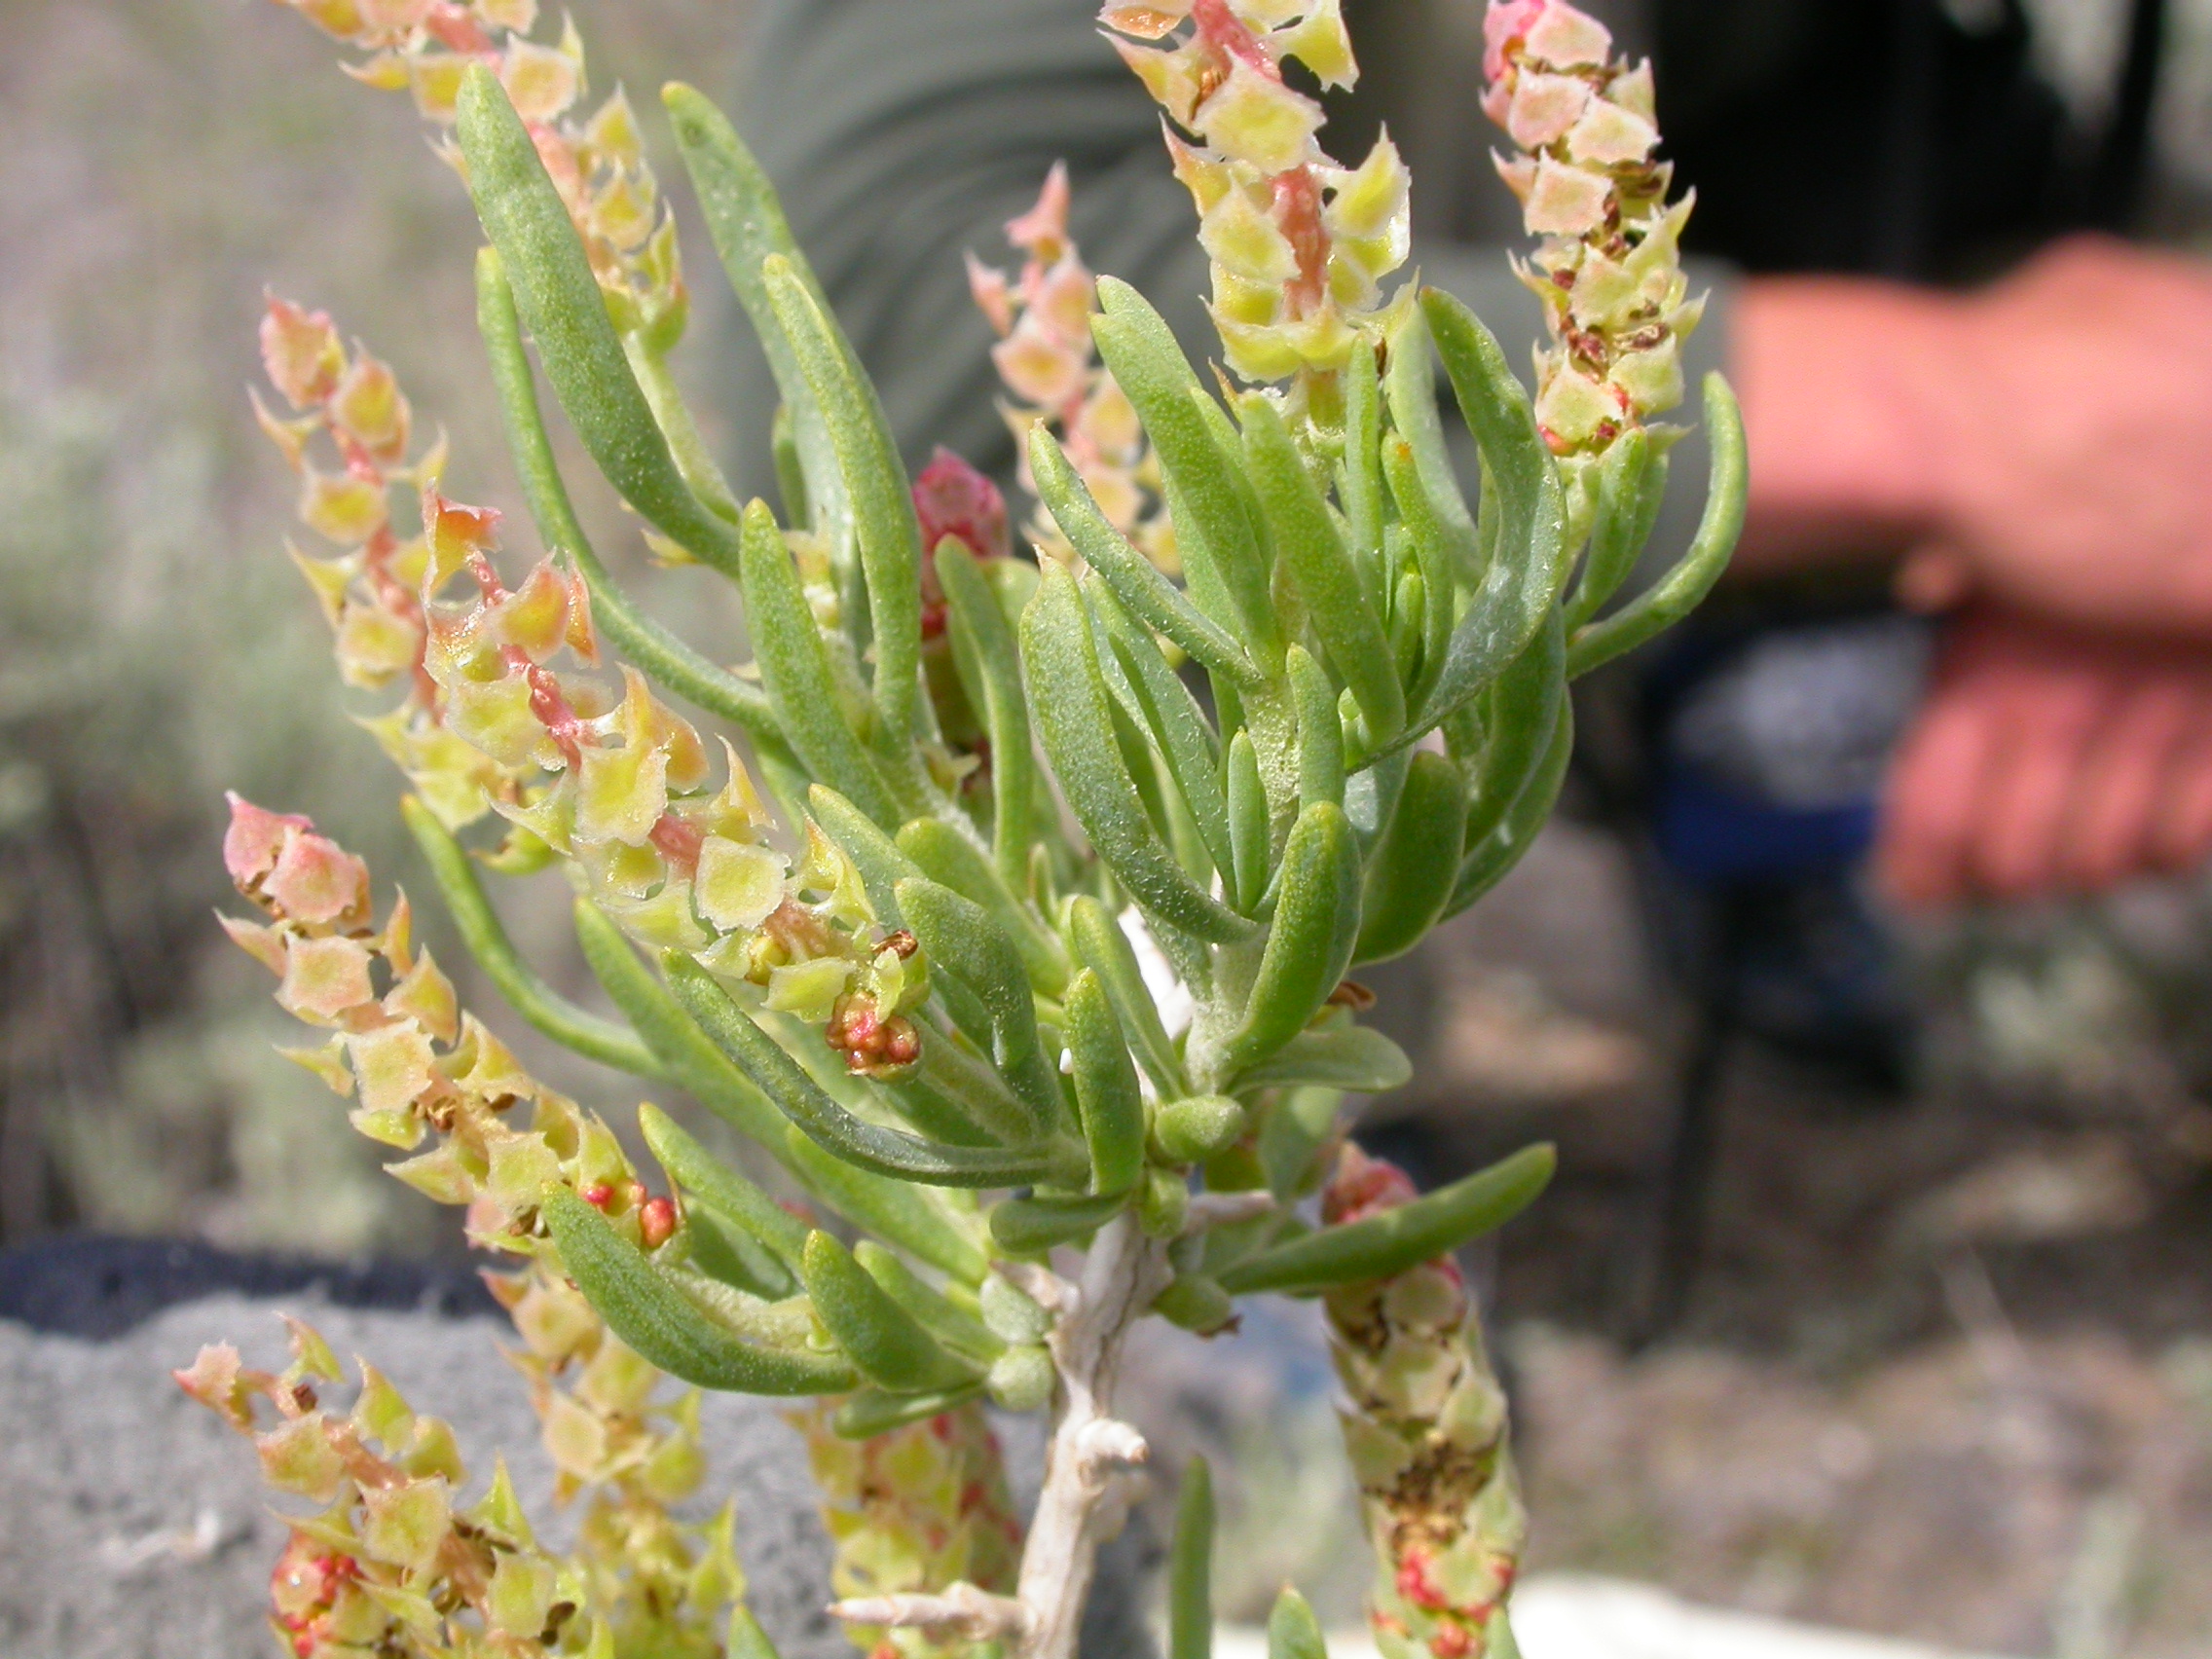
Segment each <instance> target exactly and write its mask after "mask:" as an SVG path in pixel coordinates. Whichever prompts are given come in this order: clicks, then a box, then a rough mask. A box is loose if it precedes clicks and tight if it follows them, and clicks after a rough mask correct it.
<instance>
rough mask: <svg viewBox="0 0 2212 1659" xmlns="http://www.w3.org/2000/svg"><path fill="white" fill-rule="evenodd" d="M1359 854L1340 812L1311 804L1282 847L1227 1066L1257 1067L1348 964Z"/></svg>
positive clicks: (1355, 931)
mask: <svg viewBox="0 0 2212 1659" xmlns="http://www.w3.org/2000/svg"><path fill="white" fill-rule="evenodd" d="M1359 873H1360V872H1359V849H1358V847H1357V846H1356V845H1355V844H1354V842H1353V839H1352V832H1351V826H1350V825H1349V824H1348V823H1346V820H1345V815H1344V809H1343V808H1342V807H1339V806H1335V805H1332V804H1331V803H1330V802H1328V801H1315V802H1314V803H1313V804H1312V805H1311V806H1309V807H1307V808H1306V809H1305V810H1304V811H1303V812H1301V813H1300V814H1299V815H1298V822H1297V823H1296V824H1294V825H1292V826H1291V830H1290V839H1289V841H1288V842H1286V843H1285V844H1284V847H1283V857H1282V877H1281V886H1280V893H1279V896H1278V897H1277V898H1276V900H1275V914H1274V923H1273V926H1272V928H1271V929H1270V930H1269V934H1268V942H1267V947H1266V949H1265V950H1264V951H1263V952H1262V954H1261V957H1260V972H1259V977H1257V978H1256V979H1255V980H1254V981H1253V983H1252V996H1251V1000H1250V1002H1248V1003H1247V1004H1246V1005H1245V1010H1244V1018H1243V1020H1242V1022H1241V1023H1239V1024H1238V1026H1237V1028H1236V1030H1235V1033H1234V1034H1233V1035H1232V1036H1231V1037H1230V1039H1229V1041H1228V1043H1227V1044H1225V1045H1224V1051H1225V1052H1226V1054H1227V1056H1228V1059H1229V1062H1230V1064H1231V1066H1232V1067H1234V1068H1236V1069H1241V1068H1243V1067H1245V1066H1251V1065H1257V1064H1258V1063H1259V1062H1260V1061H1262V1060H1264V1059H1266V1058H1267V1057H1268V1056H1269V1055H1270V1054H1272V1053H1273V1052H1274V1051H1276V1050H1277V1049H1280V1048H1281V1047H1282V1046H1283V1045H1284V1044H1285V1043H1287V1042H1289V1041H1290V1040H1291V1039H1292V1038H1293V1037H1295V1036H1297V1035H1298V1034H1299V1032H1301V1031H1303V1030H1304V1029H1305V1028H1306V1023H1307V1021H1308V1020H1309V1019H1311V1018H1312V1017H1313V1015H1314V1014H1317V1013H1319V1012H1320V1009H1321V1005H1322V1004H1323V1003H1324V1002H1326V1001H1327V1000H1328V998H1329V993H1330V992H1332V991H1334V990H1335V989H1336V988H1337V984H1338V982H1339V981H1340V980H1342V979H1343V978H1344V977H1345V969H1346V967H1348V966H1349V965H1350V961H1351V950H1352V944H1353V941H1354V940H1356V939H1357V938H1358V935H1359Z"/></svg>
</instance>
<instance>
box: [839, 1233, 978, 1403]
mask: <svg viewBox="0 0 2212 1659" xmlns="http://www.w3.org/2000/svg"><path fill="white" fill-rule="evenodd" d="M800 1276H801V1277H802V1278H804V1280H805V1281H806V1294H807V1295H808V1296H809V1297H810V1298H812V1299H813V1302H814V1311H815V1313H816V1314H817V1315H818V1316H819V1317H820V1318H821V1320H822V1323H823V1325H824V1326H825V1327H826V1328H827V1329H828V1330H829V1332H830V1336H831V1337H832V1338H834V1339H835V1341H836V1344H837V1346H839V1347H841V1348H843V1349H844V1350H845V1352H846V1354H847V1355H848V1356H849V1357H850V1358H851V1359H852V1362H853V1364H854V1365H856V1366H857V1367H859V1368H860V1373H861V1375H862V1376H863V1377H866V1379H867V1380H868V1381H869V1382H871V1383H876V1384H877V1385H878V1386H880V1387H884V1388H888V1389H892V1390H894V1391H896V1392H898V1393H903V1394H912V1393H926V1392H932V1391H937V1390H941V1389H945V1388H959V1387H964V1386H966V1385H967V1384H968V1383H974V1382H976V1381H977V1380H978V1378H979V1375H980V1374H979V1373H978V1372H977V1370H976V1368H975V1367H973V1366H971V1365H968V1364H966V1363H965V1362H964V1361H962V1360H960V1359H958V1358H956V1357H955V1356H954V1355H953V1354H952V1353H951V1352H949V1351H948V1350H947V1349H946V1348H945V1347H944V1346H942V1345H941V1344H940V1343H939V1342H938V1340H937V1338H935V1337H933V1336H931V1335H930V1333H929V1332H928V1330H927V1329H925V1328H924V1327H923V1325H922V1322H921V1321H920V1320H918V1319H916V1318H915V1317H914V1316H913V1315H912V1314H911V1313H909V1312H907V1311H906V1310H905V1309H903V1308H902V1307H900V1306H899V1304H898V1303H897V1302H895V1301H894V1300H892V1298H891V1297H890V1296H888V1295H886V1294H885V1292H884V1289H883V1287H882V1286H881V1285H879V1284H877V1283H876V1282H875V1280H874V1279H872V1278H870V1277H868V1275H867V1271H866V1269H864V1268H863V1267H862V1266H861V1265H860V1263H858V1262H856V1261H854V1260H853V1256H852V1252H851V1251H849V1250H847V1249H846V1248H845V1247H844V1246H843V1245H842V1244H840V1243H838V1242H837V1240H836V1239H834V1238H832V1237H830V1235H829V1234H827V1233H811V1234H809V1235H807V1239H806V1253H805V1257H804V1260H803V1262H802V1264H801V1267H800Z"/></svg>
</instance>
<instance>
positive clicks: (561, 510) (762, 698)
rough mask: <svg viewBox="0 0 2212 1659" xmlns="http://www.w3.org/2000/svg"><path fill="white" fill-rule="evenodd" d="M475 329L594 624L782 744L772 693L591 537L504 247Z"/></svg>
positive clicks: (555, 544)
mask: <svg viewBox="0 0 2212 1659" xmlns="http://www.w3.org/2000/svg"><path fill="white" fill-rule="evenodd" d="M476 326H477V331H478V332H479V333H480V334H482V335H483V337H484V345H485V349H486V350H487V351H488V352H489V354H490V356H491V359H492V386H493V389H494V390H495V391H497V392H498V398H499V412H500V414H501V416H502V417H503V418H504V421H505V424H506V428H507V443H508V447H509V448H510V449H511V450H512V451H513V454H514V461H515V471H516V472H517V474H518V475H519V476H520V477H521V480H522V491H523V498H524V499H525V500H526V501H528V502H529V503H530V514H531V517H532V519H533V520H535V523H536V525H537V535H538V539H539V540H541V541H542V542H544V544H545V546H546V549H547V550H548V551H550V552H556V553H560V554H562V555H564V556H566V557H567V558H568V560H569V561H570V562H571V564H573V565H574V566H575V568H576V569H577V571H580V572H581V573H582V575H583V578H584V582H585V585H586V586H587V587H589V588H590V590H591V614H592V622H593V624H594V625H595V626H596V627H597V628H598V629H599V631H600V632H601V633H603V634H605V635H606V636H607V638H608V641H610V642H611V643H612V644H613V645H614V648H615V649H616V650H618V651H620V652H621V653H622V655H623V656H624V657H625V658H627V659H628V660H629V661H631V662H632V663H634V664H636V665H637V667H638V668H639V669H641V670H642V671H644V673H645V675H646V676H647V677H649V678H650V679H652V680H653V681H655V682H658V683H659V684H660V685H662V686H664V687H666V688H667V689H668V690H670V691H673V692H675V693H676V695H677V696H679V697H682V698H683V699H684V700H685V701H686V702H688V703H692V704H695V705H696V706H697V707H699V708H701V709H704V710H705V711H706V712H707V713H708V714H711V715H719V716H721V717H722V719H727V720H733V721H735V722H736V723H737V724H738V725H740V726H742V727H744V728H745V730H746V731H747V732H748V733H750V734H751V735H752V736H753V737H754V738H755V739H756V741H758V740H768V741H772V742H776V743H781V742H782V741H783V733H782V731H781V730H780V728H778V726H777V724H776V717H775V714H774V712H773V711H772V710H771V709H770V708H769V707H768V698H767V694H766V693H765V692H763V691H762V690H761V689H760V687H759V686H757V685H750V684H748V683H747V682H744V681H742V680H740V679H738V678H737V676H736V675H734V674H730V673H728V672H727V671H725V670H723V669H720V668H718V667H717V666H716V665H715V664H714V663H712V662H710V661H708V660H707V658H705V657H704V656H702V655H700V654H699V652H697V651H695V650H693V649H692V648H691V647H690V646H689V645H685V644H684V643H683V642H682V640H680V639H678V638H677V637H676V636H675V635H674V634H671V633H670V632H669V631H668V630H667V629H665V628H663V627H662V626H661V625H660V624H659V623H657V622H655V621H653V620H652V618H650V617H649V616H646V615H645V613H644V612H643V611H641V610H639V609H638V608H637V607H636V606H634V605H633V604H631V602H630V597H629V595H627V594H626V593H624V592H623V591H622V589H621V588H620V587H618V586H617V585H616V584H615V582H614V579H613V577H612V576H610V575H609V574H608V571H607V567H606V566H604V565H603V564H601V563H600V559H599V554H598V553H597V552H596V551H595V550H594V549H593V547H592V545H591V541H590V539H589V538H588V537H587V536H586V535H584V531H583V526H582V524H581V523H580V522H579V521H578V520H577V518H576V513H575V507H574V506H573V504H572V503H571V501H570V499H569V490H568V486H567V485H566V484H565V483H563V482H562V479H561V470H560V467H559V465H558V463H557V462H556V461H554V459H553V445H552V443H551V441H550V440H549V439H548V438H547V437H546V434H545V422H544V419H543V417H542V415H541V414H540V412H539V410H538V406H537V387H536V383H535V380H534V379H533V378H532V375H531V368H530V357H529V355H528V353H526V352H525V351H524V350H523V344H522V319H521V317H520V316H519V315H518V314H517V313H516V311H515V300H514V291H513V290H512V289H511V288H510V287H509V286H508V285H507V278H506V272H505V270H504V269H503V268H502V267H501V265H500V263H499V254H498V249H497V248H490V247H485V248H479V249H477V252H476Z"/></svg>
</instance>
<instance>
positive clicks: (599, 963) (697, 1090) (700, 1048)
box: [574, 898, 786, 1153]
mask: <svg viewBox="0 0 2212 1659" xmlns="http://www.w3.org/2000/svg"><path fill="white" fill-rule="evenodd" d="M574 915H575V925H576V942H577V943H578V944H579V945H581V946H582V947H583V953H584V962H585V964H586V966H588V967H589V968H590V969H591V972H592V977H593V978H595V979H597V980H598V981H599V983H600V987H601V989H603V990H605V991H606V992H607V994H608V999H609V1000H611V1001H612V1002H613V1004H614V1006H615V1007H616V1008H618V1009H620V1010H621V1011H622V1013H623V1015H624V1017H626V1018H627V1019H628V1020H629V1021H630V1022H631V1023H632V1024H633V1025H635V1026H636V1027H637V1028H638V1032H639V1035H640V1036H641V1037H643V1038H644V1040H645V1046H646V1047H647V1048H648V1049H650V1050H651V1051H652V1052H653V1054H654V1055H655V1056H656V1057H657V1058H658V1059H659V1061H660V1063H661V1065H662V1067H663V1068H664V1069H665V1071H666V1073H667V1075H668V1077H669V1078H671V1079H672V1080H673V1081H675V1082H676V1083H677V1084H679V1085H680V1086H681V1087H682V1088H683V1090H684V1091H685V1092H686V1093H688V1094H689V1095H690V1096H691V1097H692V1098H693V1099H695V1100H697V1101H698V1102H699V1104H700V1105H702V1106H704V1107H706V1108H707V1109H708V1110H709V1111H710V1112H712V1113H714V1114H715V1116H716V1117H718V1118H719V1119H721V1120H722V1122H724V1123H725V1124H729V1125H730V1126H731V1127H732V1128H734V1129H736V1130H737V1131H738V1132H739V1133H740V1134H742V1135H744V1136H745V1137H746V1138H747V1139H748V1140H752V1141H756V1142H758V1143H759V1144H760V1145H761V1146H764V1147H766V1148H767V1149H768V1151H769V1152H771V1153H774V1152H776V1151H777V1150H778V1149H779V1148H780V1147H781V1146H782V1145H783V1139H784V1129H785V1127H786V1125H785V1123H784V1117H783V1114H782V1113H780V1112H778V1111H777V1110H776V1109H775V1107H774V1105H772V1104H771V1103H770V1101H769V1099H768V1097H767V1096H766V1095H765V1094H763V1093H761V1092H760V1090H759V1089H758V1088H756V1087H755V1086H754V1083H753V1080H752V1079H751V1078H749V1077H747V1076H746V1075H745V1074H744V1073H743V1072H741V1071H739V1070H738V1069H737V1068H736V1067H735V1066H733V1065H731V1064H730V1063H729V1061H728V1060H726V1059H724V1058H723V1057H722V1054H721V1051H719V1050H718V1049H717V1048H716V1047H715V1046H714V1045H713V1044H712V1043H710V1042H708V1041H707V1038H706V1034H705V1033H704V1032H702V1031H701V1030H700V1029H699V1028H698V1027H697V1026H696V1025H694V1024H693V1023H692V1022H691V1018H690V1016H689V1015H688V1014H685V1013H684V1012H683V1010H682V1008H680V1007H679V1006H678V1005H677V1002H676V999H675V998H674V997H672V996H670V995H669V994H668V987H667V986H666V985H664V984H662V983H661V981H660V978H659V977H658V976H657V975H655V974H654V973H653V971H652V970H651V969H650V968H649V967H647V966H646V965H645V962H643V961H642V960H640V958H639V956H638V953H637V952H636V951H635V950H633V949H632V948H631V947H630V941H629V940H628V939H626V938H624V937H623V934H622V930H621V929H619V928H617V927H616V926H615V925H614V924H613V923H612V922H611V921H609V920H608V918H607V916H606V915H605V914H604V913H603V912H602V911H601V910H600V909H599V907H598V906H597V905H595V904H593V903H592V902H591V901H590V900H588V899H583V898H578V899H577V900H576V902H575V906H574Z"/></svg>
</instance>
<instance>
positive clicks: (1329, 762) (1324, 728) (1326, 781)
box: [1283, 645, 1345, 809]
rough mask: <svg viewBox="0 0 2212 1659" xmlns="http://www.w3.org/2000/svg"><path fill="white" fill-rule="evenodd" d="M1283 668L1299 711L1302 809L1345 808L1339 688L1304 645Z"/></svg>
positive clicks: (1290, 654) (1292, 651)
mask: <svg viewBox="0 0 2212 1659" xmlns="http://www.w3.org/2000/svg"><path fill="white" fill-rule="evenodd" d="M1283 666H1284V668H1285V670H1286V671H1287V672H1288V674H1289V677H1290V695H1291V701H1292V702H1293V703H1294V704H1295V705H1296V707H1297V710H1298V804H1299V806H1300V807H1301V808H1302V809H1303V808H1305V807H1309V806H1311V805H1312V804H1313V803H1314V802H1315V801H1317V800H1325V801H1330V802H1332V803H1334V804H1335V805H1338V806H1342V805H1343V804H1344V800H1345V727H1344V721H1343V719H1340V718H1339V716H1338V714H1337V690H1336V687H1335V686H1334V685H1332V684H1330V683H1329V677H1328V675H1327V674H1326V673H1325V672H1324V671H1323V670H1322V667H1321V665H1320V664H1319V663H1317V662H1315V661H1314V660H1313V658H1312V657H1311V656H1310V655H1309V653H1308V651H1307V649H1306V647H1305V646H1304V645H1293V646H1291V647H1290V650H1289V652H1288V653H1287V654H1286V656H1285V657H1284V660H1283Z"/></svg>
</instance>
